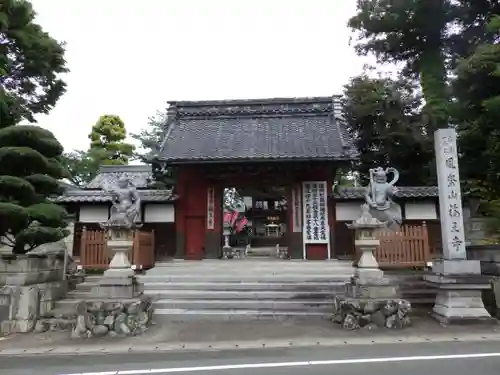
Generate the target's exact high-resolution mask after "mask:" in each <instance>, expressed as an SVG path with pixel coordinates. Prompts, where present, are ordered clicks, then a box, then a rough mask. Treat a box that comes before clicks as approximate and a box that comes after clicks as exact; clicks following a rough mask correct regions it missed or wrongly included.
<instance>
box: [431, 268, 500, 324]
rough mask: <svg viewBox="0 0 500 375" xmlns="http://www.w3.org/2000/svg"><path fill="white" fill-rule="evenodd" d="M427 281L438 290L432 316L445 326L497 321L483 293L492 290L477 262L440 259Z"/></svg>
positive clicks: (494, 322) (493, 322)
mask: <svg viewBox="0 0 500 375" xmlns="http://www.w3.org/2000/svg"><path fill="white" fill-rule="evenodd" d="M432 270H433V271H434V273H433V274H431V275H425V276H424V280H425V281H426V282H427V283H429V284H430V285H432V286H434V287H435V288H436V289H437V295H436V300H435V302H434V307H433V309H432V316H433V317H434V318H435V319H436V320H438V321H439V322H440V323H442V324H473V323H491V324H496V323H497V321H496V320H495V319H494V318H492V317H491V315H490V314H489V313H488V311H487V310H486V309H485V307H484V304H483V300H482V293H481V292H482V290H484V289H489V288H490V287H491V286H490V282H489V278H488V277H487V276H482V275H481V264H480V261H478V260H466V259H439V260H435V261H434V266H433V268H432Z"/></svg>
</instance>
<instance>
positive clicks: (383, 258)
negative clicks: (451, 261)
mask: <svg viewBox="0 0 500 375" xmlns="http://www.w3.org/2000/svg"><path fill="white" fill-rule="evenodd" d="M377 237H378V238H379V240H380V246H378V247H377V249H376V250H375V251H374V255H375V258H376V259H377V261H378V263H379V265H380V267H382V268H414V267H426V265H427V262H429V261H430V260H431V252H430V248H429V235H428V232H427V224H426V223H425V222H423V223H422V225H403V226H402V227H401V230H400V231H398V232H395V231H390V230H381V231H379V232H378V233H377ZM360 255H361V254H359V251H358V250H357V249H356V262H357V261H358V260H359V256H360Z"/></svg>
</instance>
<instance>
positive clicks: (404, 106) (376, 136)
mask: <svg viewBox="0 0 500 375" xmlns="http://www.w3.org/2000/svg"><path fill="white" fill-rule="evenodd" d="M416 92H417V90H415V87H414V85H413V84H412V83H410V82H409V81H408V80H406V79H404V78H401V79H398V80H393V79H390V78H382V77H379V78H370V77H368V76H367V75H362V76H359V77H355V78H353V79H352V80H351V81H350V82H349V84H348V85H346V86H345V89H344V117H345V119H346V122H347V125H348V129H349V131H350V133H351V135H352V136H353V139H354V141H355V143H356V146H357V148H358V150H359V151H360V159H359V162H357V163H355V164H354V170H355V171H356V172H358V173H359V176H360V182H361V183H362V184H366V183H367V182H368V169H369V168H374V167H376V166H392V167H395V168H396V169H398V170H399V171H400V174H401V175H400V180H399V183H398V184H399V185H402V186H420V185H429V184H432V183H433V182H434V181H432V180H431V179H430V175H431V173H430V170H429V167H428V166H429V165H430V164H431V161H432V158H433V153H432V140H431V139H430V137H429V136H428V135H427V133H426V129H424V128H423V127H422V125H421V124H422V121H421V114H420V110H419V108H420V107H421V99H420V97H419V96H418V95H416V94H415V93H416Z"/></svg>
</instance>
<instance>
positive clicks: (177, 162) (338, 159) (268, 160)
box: [158, 155, 358, 165]
mask: <svg viewBox="0 0 500 375" xmlns="http://www.w3.org/2000/svg"><path fill="white" fill-rule="evenodd" d="M357 159H358V157H357V156H349V155H345V156H335V157H310V156H309V157H298V158H293V157H273V158H232V159H226V158H220V159H217V158H211V159H204V158H198V159H193V158H191V159H169V158H158V160H159V161H162V162H165V163H168V164H170V165H188V164H222V163H231V164H233V163H275V162H308V161H315V162H345V161H355V160H357Z"/></svg>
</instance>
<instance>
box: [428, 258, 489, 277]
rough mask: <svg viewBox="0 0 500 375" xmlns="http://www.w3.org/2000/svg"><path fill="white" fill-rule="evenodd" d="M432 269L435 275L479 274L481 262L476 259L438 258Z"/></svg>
mask: <svg viewBox="0 0 500 375" xmlns="http://www.w3.org/2000/svg"><path fill="white" fill-rule="evenodd" d="M432 271H433V272H434V273H436V274H437V275H480V274H481V263H480V262H479V261H478V260H466V259H438V260H435V261H434V264H433V266H432Z"/></svg>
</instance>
